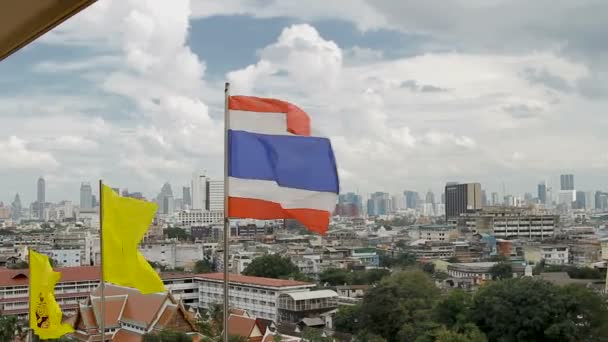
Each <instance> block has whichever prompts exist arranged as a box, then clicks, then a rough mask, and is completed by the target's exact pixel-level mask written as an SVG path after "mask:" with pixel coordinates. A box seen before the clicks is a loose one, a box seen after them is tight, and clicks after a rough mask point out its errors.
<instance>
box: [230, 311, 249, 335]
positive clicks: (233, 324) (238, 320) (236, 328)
mask: <svg viewBox="0 0 608 342" xmlns="http://www.w3.org/2000/svg"><path fill="white" fill-rule="evenodd" d="M254 327H255V319H253V318H249V317H244V316H237V315H230V317H229V318H228V335H230V336H233V335H234V336H243V337H249V336H251V332H252V331H253V328H254Z"/></svg>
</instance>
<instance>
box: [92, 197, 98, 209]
mask: <svg viewBox="0 0 608 342" xmlns="http://www.w3.org/2000/svg"><path fill="white" fill-rule="evenodd" d="M97 206H99V203H97V197H95V195H91V209H94V208H95V207H97Z"/></svg>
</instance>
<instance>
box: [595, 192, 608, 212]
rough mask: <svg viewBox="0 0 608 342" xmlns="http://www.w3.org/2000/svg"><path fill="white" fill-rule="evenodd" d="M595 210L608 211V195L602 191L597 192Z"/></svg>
mask: <svg viewBox="0 0 608 342" xmlns="http://www.w3.org/2000/svg"><path fill="white" fill-rule="evenodd" d="M595 209H600V210H605V209H608V193H605V192H602V191H596V192H595Z"/></svg>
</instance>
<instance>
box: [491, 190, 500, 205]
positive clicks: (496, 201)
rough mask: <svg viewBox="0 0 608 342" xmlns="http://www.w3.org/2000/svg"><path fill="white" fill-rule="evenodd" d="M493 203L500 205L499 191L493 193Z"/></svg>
mask: <svg viewBox="0 0 608 342" xmlns="http://www.w3.org/2000/svg"><path fill="white" fill-rule="evenodd" d="M492 205H500V200H499V198H498V192H493V193H492Z"/></svg>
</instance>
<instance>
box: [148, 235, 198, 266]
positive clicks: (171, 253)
mask: <svg viewBox="0 0 608 342" xmlns="http://www.w3.org/2000/svg"><path fill="white" fill-rule="evenodd" d="M139 250H140V251H141V253H142V254H143V255H144V256H145V257H146V259H147V260H149V261H153V262H158V263H160V264H163V265H165V266H168V267H170V268H176V267H183V268H185V269H192V268H193V267H194V264H195V263H196V262H197V261H198V260H202V259H203V258H204V256H205V254H204V246H203V244H200V243H195V244H184V243H176V242H173V241H171V242H164V241H163V242H155V243H142V244H140V245H139Z"/></svg>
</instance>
